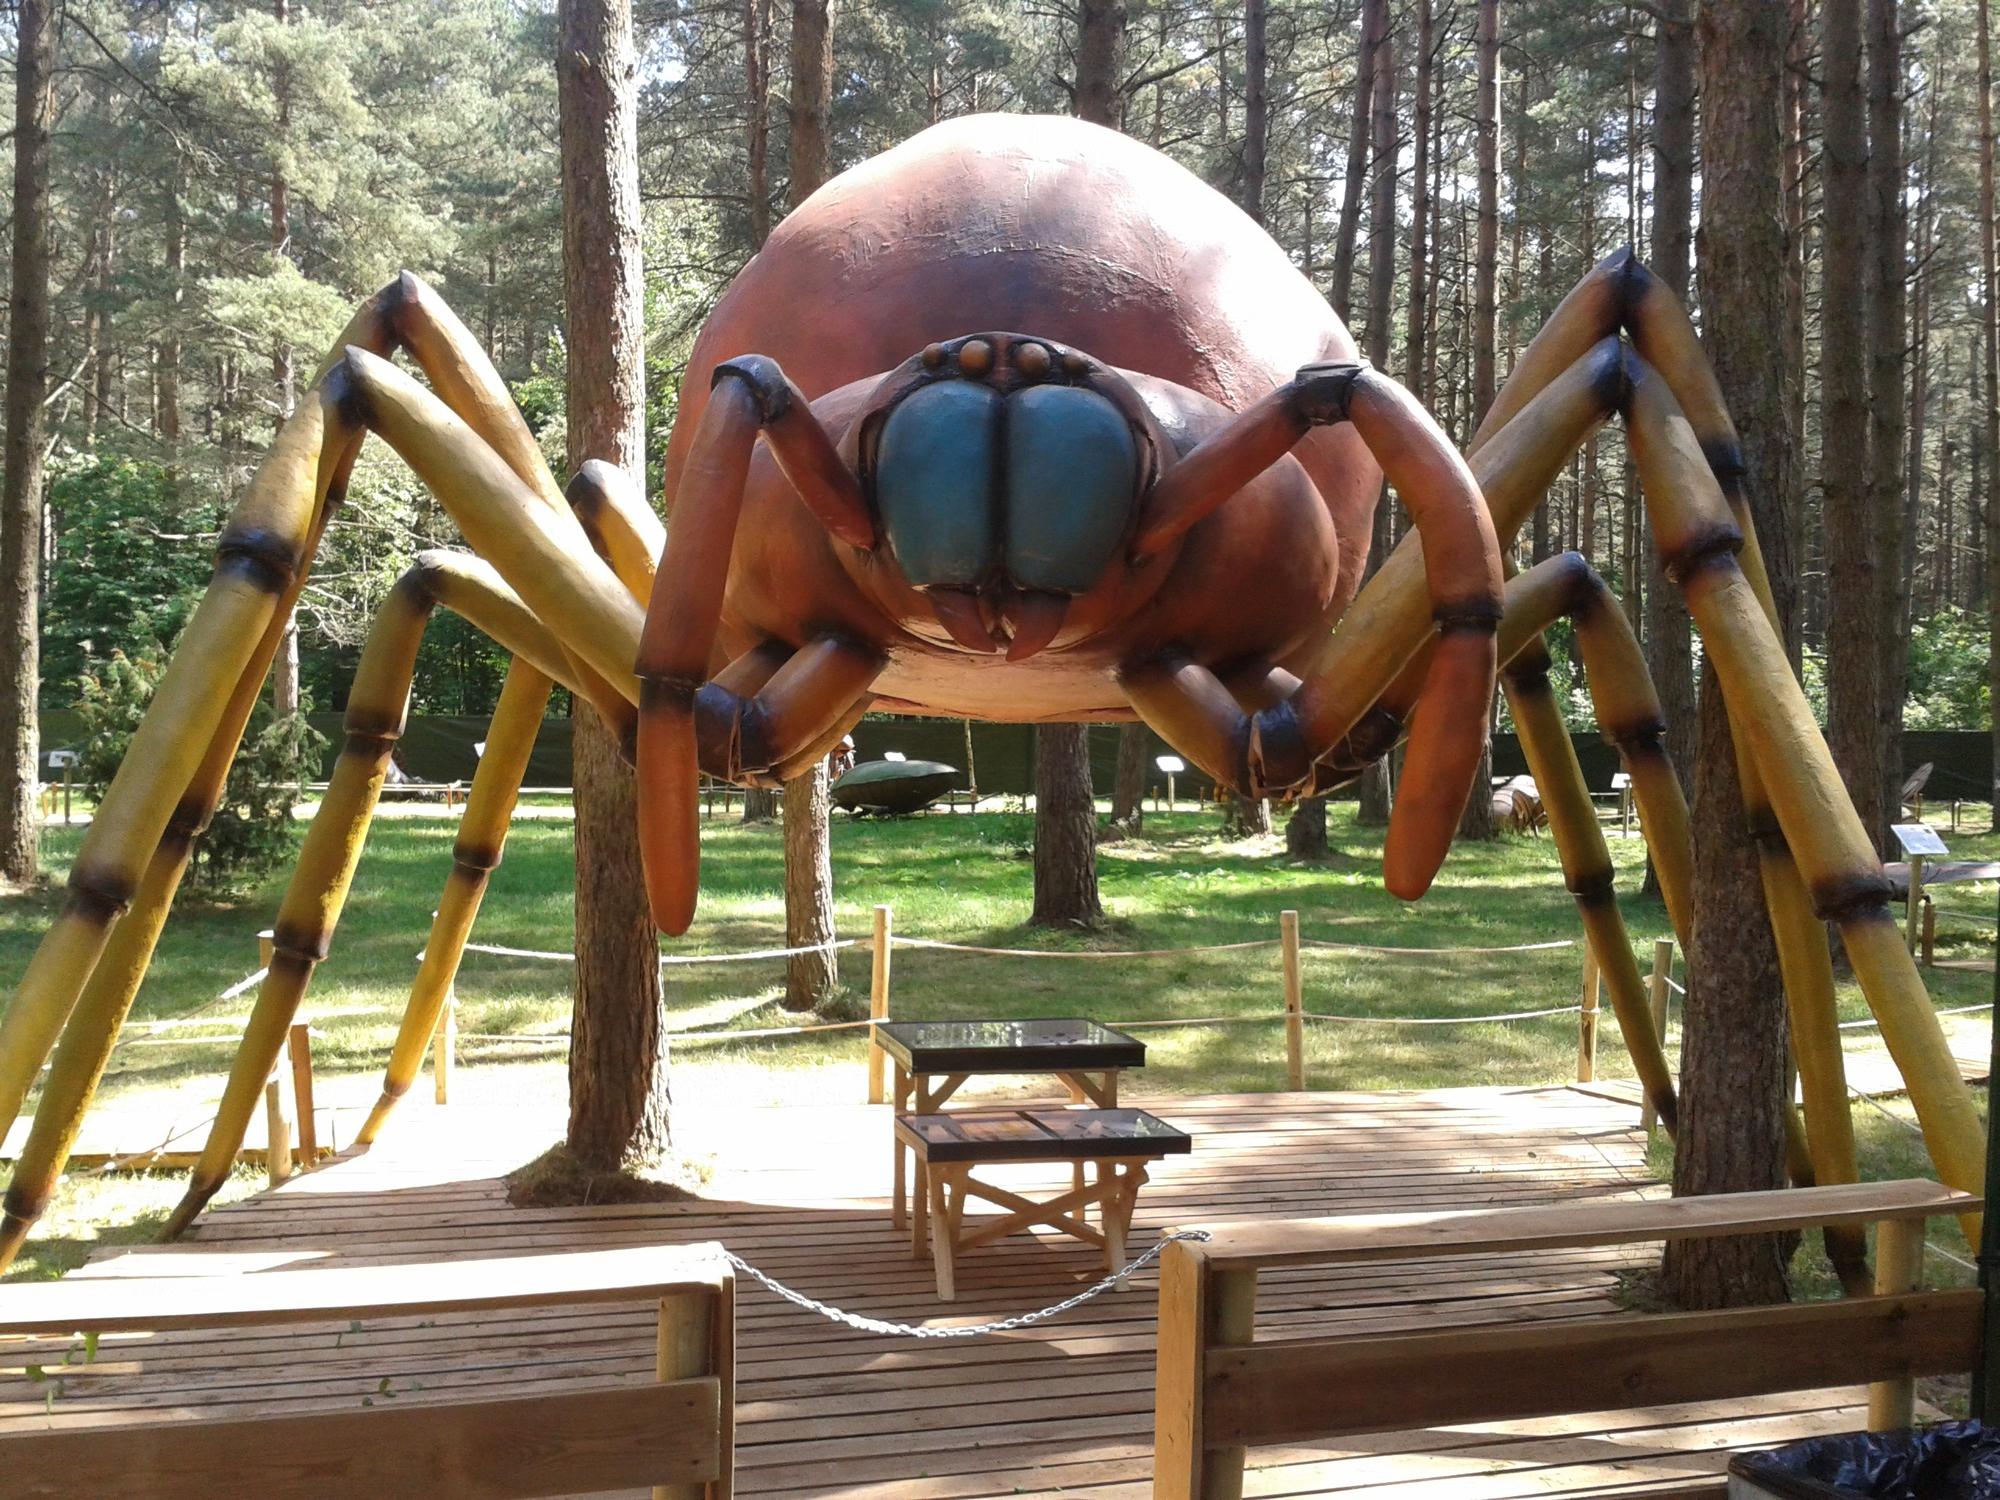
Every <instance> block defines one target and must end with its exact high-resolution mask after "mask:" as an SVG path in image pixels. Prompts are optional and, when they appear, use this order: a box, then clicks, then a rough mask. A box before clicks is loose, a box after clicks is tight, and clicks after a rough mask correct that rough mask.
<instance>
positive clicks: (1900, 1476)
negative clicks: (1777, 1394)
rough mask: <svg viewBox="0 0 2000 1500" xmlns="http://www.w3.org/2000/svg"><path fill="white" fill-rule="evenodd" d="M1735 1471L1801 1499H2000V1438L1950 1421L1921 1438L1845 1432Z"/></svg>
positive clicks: (1752, 1460)
mask: <svg viewBox="0 0 2000 1500" xmlns="http://www.w3.org/2000/svg"><path fill="white" fill-rule="evenodd" d="M1729 1472H1730V1473H1732V1474H1739V1475H1741V1476H1742V1477H1743V1478H1745V1479H1751V1480H1755V1481H1757V1482H1758V1483H1760V1484H1763V1485H1764V1486H1765V1487H1766V1488H1768V1489H1770V1490H1772V1491H1773V1492H1774V1493H1777V1494H1780V1495H1788V1496H1798V1497H1801V1500H1804V1497H1826V1500H1832V1497H1833V1496H1842V1497H1846V1496H1853V1497H1856V1500H2000V1431H1989V1430H1988V1429H1987V1428H1986V1427H1984V1426H1983V1425H1982V1424H1980V1423H1978V1422H1946V1423H1942V1424H1940V1425H1939V1426H1936V1427H1927V1428H1923V1429H1921V1430H1919V1431H1916V1432H1856V1433H1845V1434H1842V1435H1841V1436H1839V1437H1828V1438H1814V1439H1813V1440H1811V1441H1810V1442H1804V1443H1793V1444H1791V1445H1790V1446H1788V1447H1784V1448H1779V1449H1776V1450H1774V1451H1773V1452H1770V1453H1750V1454H1744V1455H1743V1456H1741V1457H1740V1458H1737V1459H1735V1460H1734V1461H1732V1462H1731V1463H1730V1465H1729Z"/></svg>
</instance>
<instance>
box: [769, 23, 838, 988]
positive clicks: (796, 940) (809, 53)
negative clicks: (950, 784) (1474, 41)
mask: <svg viewBox="0 0 2000 1500" xmlns="http://www.w3.org/2000/svg"><path fill="white" fill-rule="evenodd" d="M831 12H832V3H831V0H792V81H791V139H790V146H791V164H792V181H791V189H790V193H789V199H790V202H791V206H792V207H793V208H797V207H798V206H799V205H800V204H801V203H803V202H805V201H806V199H807V198H809V197H811V196H812V194H813V191H814V189H816V188H817V187H818V186H819V185H820V184H821V183H823V182H825V181H826V179H827V177H828V176H829V175H830V171H831V168H830V163H829V160H828V155H827V133H826V131H827V111H828V109H829V108H830V106H831V102H832V96H833V26H832V15H831ZM831 783H832V777H831V776H830V775H829V774H828V771H827V763H826V761H825V760H821V761H819V762H818V763H817V764H815V765H814V766H813V768H812V770H810V771H808V772H807V773H806V774H805V775H803V776H798V777H794V778H793V779H792V780H790V781H788V782H786V783H785V796H784V819H785V946H786V947H787V948H804V947H807V946H809V945H812V944H822V945H826V946H823V947H821V949H820V950H819V951H818V952H814V953H797V954H794V955H792V957H791V958H789V959H787V960H786V961H785V1009H787V1010H811V1009H813V1008H814V1007H815V1006H817V1005H819V1004H820V1002H821V1001H823V1000H825V999H826V998H827V997H828V996H830V995H832V993H833V991H834V988H835V987H836V986H837V985H838V984H839V983H840V963H839V955H838V954H837V953H836V952H835V951H834V949H833V947H832V946H831V944H832V943H833V829H832V817H833V801H832V798H831V797H830V796H829V795H828V791H827V789H828V787H829V786H830V785H831ZM765 795H768V794H765Z"/></svg>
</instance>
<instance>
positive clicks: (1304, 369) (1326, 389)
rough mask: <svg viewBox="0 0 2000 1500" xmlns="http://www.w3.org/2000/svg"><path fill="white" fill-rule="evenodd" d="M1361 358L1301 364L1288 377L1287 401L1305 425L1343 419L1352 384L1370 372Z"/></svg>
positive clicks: (1321, 425) (1351, 395) (1351, 392)
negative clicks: (1288, 390)
mask: <svg viewBox="0 0 2000 1500" xmlns="http://www.w3.org/2000/svg"><path fill="white" fill-rule="evenodd" d="M1372 368H1373V367H1372V366H1370V365H1369V364H1368V363H1367V362H1366V361H1365V360H1363V361H1359V362H1348V361H1345V360H1343V361H1339V362H1336V363H1330V364H1322V365H1302V366H1300V367H1299V372H1298V374H1296V375H1294V376H1293V377H1292V386H1291V405H1292V410H1293V411H1295V412H1297V413H1298V415H1299V418H1300V419H1301V420H1302V421H1304V422H1305V423H1306V425H1307V426H1309V427H1331V426H1332V425H1333V424H1335V423H1336V422H1345V421H1346V420H1347V409H1348V407H1349V405H1350V404H1351V403H1352V402H1353V400H1354V387H1355V386H1356V385H1357V384H1358V383H1359V382H1360V380H1361V378H1362V376H1364V375H1367V374H1369V373H1371V372H1372Z"/></svg>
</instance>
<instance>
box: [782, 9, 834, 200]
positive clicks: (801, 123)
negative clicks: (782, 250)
mask: <svg viewBox="0 0 2000 1500" xmlns="http://www.w3.org/2000/svg"><path fill="white" fill-rule="evenodd" d="M832 109H833V0H792V83H791V156H792V185H791V194H790V198H791V205H792V207H793V208H797V207H798V206H799V205H800V204H801V203H803V202H805V201H806V199H808V198H810V197H811V196H812V195H813V193H814V191H815V190H817V189H818V187H819V185H820V184H821V183H823V182H825V181H826V179H827V178H828V177H830V176H831V175H832V161H833V156H832V151H831V149H830V147H829V145H828V142H827V116H828V115H829V113H831V111H832Z"/></svg>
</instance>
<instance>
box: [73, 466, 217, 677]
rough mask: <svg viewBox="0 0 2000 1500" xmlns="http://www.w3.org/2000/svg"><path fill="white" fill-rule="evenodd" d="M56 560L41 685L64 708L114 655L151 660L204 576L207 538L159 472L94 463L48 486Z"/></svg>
mask: <svg viewBox="0 0 2000 1500" xmlns="http://www.w3.org/2000/svg"><path fill="white" fill-rule="evenodd" d="M49 511H50V517H51V522H52V527H53V530H54V533H55V539H56V540H55V554H56V555H55V563H54V565H53V566H52V567H51V568H50V569H49V577H48V585H47V587H46V589H45V590H44V591H43V595H42V682H43V684H44V691H45V694H46V696H47V700H48V702H49V703H50V704H51V705H52V706H53V705H59V704H67V703H68V702H69V701H70V697H71V694H72V693H74V691H75V690H76V686H77V683H78V681H79V679H81V678H82V677H83V676H84V675H85V674H87V673H89V672H91V671H93V670H96V669H98V668H99V667H101V666H102V665H103V663H104V662H105V661H106V660H107V659H108V658H109V657H110V656H111V654H112V653H113V652H115V651H124V652H128V653H135V654H137V655H140V656H148V655H152V654H156V653H158V652H159V651H161V650H163V649H164V648H165V647H166V645H167V643H168V642H170V641H171V640H172V639H173V638H174V637H175V635H177V634H178V633H179V632H180V628H181V626H182V625H183V624H185V623H186V620H187V616H188V613H189V611H190V610H192V609H193V607H194V601H195V600H196V599H197V598H198V597H199V596H200V591H201V588H202V585H203V584H204V583H205V582H206V581H207V579H208V573H209V568H210V561H211V557H212V554H213V551H214V544H213V541H212V539H210V538H208V537H196V536H194V535H191V534H190V533H191V532H195V531H198V530H201V529H203V528H204V518H203V517H201V516H200V515H199V514H190V509H189V507H188V505H187V502H186V500H185V499H184V497H183V496H182V494H181V493H180V490H179V488H178V486H176V484H175V483H174V480H173V477H172V476H171V475H170V474H169V473H168V472H167V471H166V470H165V469H164V468H162V467H161V466H160V465H158V464H154V463H144V462H138V461H135V460H129V459H116V458H99V459H95V460H92V461H89V462H86V463H84V464H82V465H81V466H79V467H75V468H72V469H70V470H69V471H68V472H65V473H63V474H62V475H60V476H59V477H58V478H57V479H56V480H55V482H54V483H53V484H51V485H50V486H49Z"/></svg>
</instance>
